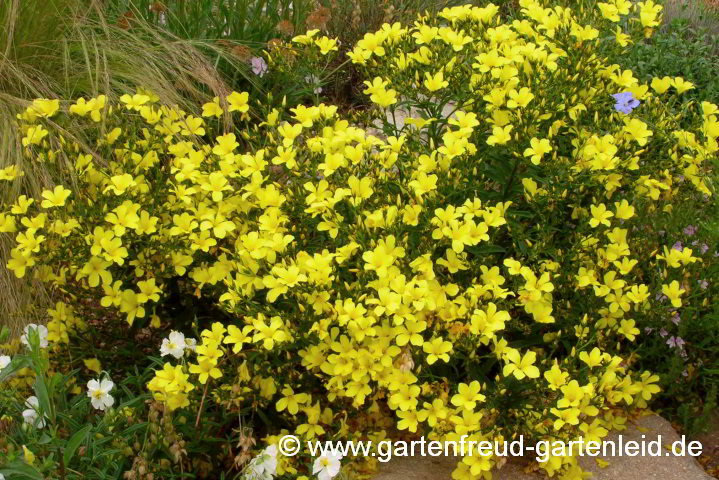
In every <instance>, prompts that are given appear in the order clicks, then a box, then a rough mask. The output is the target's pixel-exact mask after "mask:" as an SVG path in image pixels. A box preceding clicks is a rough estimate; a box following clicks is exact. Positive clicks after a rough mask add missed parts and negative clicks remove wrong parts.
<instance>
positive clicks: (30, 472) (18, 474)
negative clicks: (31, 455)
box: [0, 461, 44, 480]
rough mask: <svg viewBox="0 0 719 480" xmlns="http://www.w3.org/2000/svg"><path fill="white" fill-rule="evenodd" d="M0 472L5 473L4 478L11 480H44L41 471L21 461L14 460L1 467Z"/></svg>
mask: <svg viewBox="0 0 719 480" xmlns="http://www.w3.org/2000/svg"><path fill="white" fill-rule="evenodd" d="M0 473H2V474H3V475H5V477H6V478H8V479H12V480H20V479H25V478H29V479H30V480H44V478H43V476H42V473H40V472H39V471H37V470H36V469H35V467H33V466H30V465H28V464H26V463H25V462H22V461H15V462H13V463H10V464H8V465H6V466H4V467H2V468H0Z"/></svg>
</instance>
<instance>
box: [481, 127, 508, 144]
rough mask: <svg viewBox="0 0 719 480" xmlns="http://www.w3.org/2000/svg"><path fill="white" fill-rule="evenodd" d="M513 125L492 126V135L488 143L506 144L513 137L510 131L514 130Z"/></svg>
mask: <svg viewBox="0 0 719 480" xmlns="http://www.w3.org/2000/svg"><path fill="white" fill-rule="evenodd" d="M512 128H513V127H512V125H507V126H506V127H504V128H502V127H492V135H490V136H489V138H488V139H487V145H492V146H494V145H504V144H505V143H507V142H509V141H510V140H511V139H512V135H510V133H509V132H511V131H512Z"/></svg>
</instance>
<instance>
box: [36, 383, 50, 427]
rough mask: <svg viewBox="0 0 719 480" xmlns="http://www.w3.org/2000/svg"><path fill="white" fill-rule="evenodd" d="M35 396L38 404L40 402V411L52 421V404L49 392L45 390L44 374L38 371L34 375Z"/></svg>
mask: <svg viewBox="0 0 719 480" xmlns="http://www.w3.org/2000/svg"><path fill="white" fill-rule="evenodd" d="M35 396H36V397H37V401H38V404H40V409H41V410H42V413H43V414H45V415H47V416H48V417H50V418H51V419H52V420H53V421H54V417H53V413H52V405H51V404H50V394H49V392H48V390H47V384H46V383H45V376H44V375H42V374H40V373H38V375H37V376H36V377H35Z"/></svg>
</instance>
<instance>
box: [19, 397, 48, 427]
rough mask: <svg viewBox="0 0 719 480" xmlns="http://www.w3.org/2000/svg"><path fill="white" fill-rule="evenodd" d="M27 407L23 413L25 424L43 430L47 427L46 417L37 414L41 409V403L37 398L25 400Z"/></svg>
mask: <svg viewBox="0 0 719 480" xmlns="http://www.w3.org/2000/svg"><path fill="white" fill-rule="evenodd" d="M25 406H26V407H28V408H27V409H26V410H23V411H22V418H23V420H24V421H25V423H29V424H30V425H32V426H33V427H35V428H43V427H44V426H45V417H44V416H43V417H40V416H39V415H38V413H37V411H38V410H39V409H40V402H38V400H37V397H35V396H32V397H29V398H28V399H27V400H25Z"/></svg>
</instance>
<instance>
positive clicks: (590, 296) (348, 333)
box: [0, 0, 719, 479]
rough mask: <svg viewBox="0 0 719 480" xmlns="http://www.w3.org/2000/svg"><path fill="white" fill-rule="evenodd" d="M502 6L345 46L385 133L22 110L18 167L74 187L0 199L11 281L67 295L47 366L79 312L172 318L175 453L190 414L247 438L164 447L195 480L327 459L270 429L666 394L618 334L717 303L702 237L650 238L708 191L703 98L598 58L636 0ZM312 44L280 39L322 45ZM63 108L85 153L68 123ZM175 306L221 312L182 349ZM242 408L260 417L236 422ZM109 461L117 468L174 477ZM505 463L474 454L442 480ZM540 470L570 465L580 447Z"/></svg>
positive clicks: (510, 414)
mask: <svg viewBox="0 0 719 480" xmlns="http://www.w3.org/2000/svg"><path fill="white" fill-rule="evenodd" d="M520 4H521V6H522V7H523V13H524V16H525V18H524V19H523V20H516V21H514V22H513V23H511V24H501V23H500V22H499V20H498V17H497V7H495V6H493V5H489V6H487V7H482V8H480V7H471V6H463V7H456V8H450V9H446V10H444V11H443V12H442V13H441V15H440V16H439V17H438V18H437V19H420V20H419V21H418V22H417V23H416V24H415V25H414V26H413V27H410V28H406V27H402V26H401V25H399V24H395V25H385V26H384V27H383V28H382V30H380V31H378V32H375V33H369V34H367V35H366V36H365V37H364V39H363V40H361V41H359V42H358V44H357V45H356V47H355V49H354V50H353V51H352V52H351V53H350V58H351V60H352V61H353V62H355V63H357V64H359V65H361V66H363V67H364V68H365V69H366V70H367V73H368V78H370V79H371V80H368V81H367V82H366V85H367V89H366V93H367V95H369V96H370V99H371V101H372V102H373V103H374V104H376V105H377V106H378V109H379V110H378V111H379V115H378V117H377V118H379V119H381V120H382V122H383V125H382V129H383V134H382V135H379V134H377V135H373V134H370V133H369V132H368V131H366V130H364V129H363V128H360V127H359V126H357V125H354V124H352V123H350V121H348V120H347V119H345V118H342V117H341V116H340V115H338V113H337V109H336V107H334V106H329V105H325V104H320V105H316V106H303V105H298V106H296V107H294V108H291V109H289V111H279V110H274V109H273V110H272V111H270V112H267V114H266V116H265V121H264V122H263V123H262V124H261V125H259V126H257V127H251V128H248V129H247V130H246V131H243V132H242V133H240V134H239V136H238V135H236V133H234V132H226V131H224V130H223V129H222V125H219V124H217V123H216V122H217V121H216V120H215V117H217V116H220V115H221V114H222V113H225V112H227V113H231V114H232V113H234V114H236V115H242V114H244V113H246V112H247V110H248V108H249V107H248V101H249V98H248V95H247V94H246V93H238V92H233V93H232V94H231V95H229V96H228V97H227V98H223V99H217V100H216V101H215V102H212V103H210V104H207V105H205V108H204V110H205V114H206V115H205V117H204V118H200V117H193V116H191V115H187V114H186V113H184V112H182V111H180V110H179V109H177V108H173V107H171V106H167V105H161V104H158V103H157V101H154V100H153V98H152V96H151V95H150V94H146V93H138V94H136V95H134V96H129V95H128V96H125V97H123V98H122V99H121V102H120V103H119V104H117V105H109V104H108V102H106V101H105V100H104V99H102V98H95V99H90V100H87V99H82V100H78V101H77V102H76V103H73V104H71V105H69V106H67V107H66V106H65V105H60V102H59V101H57V100H47V99H39V100H36V101H35V102H34V103H33V105H31V106H30V107H29V108H28V110H27V111H26V112H25V113H24V115H22V118H21V121H22V122H23V125H24V127H23V128H24V132H25V137H24V138H23V140H22V142H23V145H24V146H25V147H26V148H27V155H28V158H29V160H30V161H45V162H53V161H55V162H57V161H60V160H61V159H69V160H71V162H72V166H73V169H74V172H75V178H74V183H68V184H67V185H58V186H56V187H55V188H54V189H52V190H50V189H48V190H47V191H45V192H43V194H42V198H37V199H32V198H27V197H26V196H20V197H18V198H17V200H16V201H15V203H14V204H12V205H7V206H4V207H3V209H2V213H0V230H1V231H3V232H6V233H9V234H13V235H14V236H15V239H16V241H17V246H16V247H15V248H14V249H13V251H12V254H11V255H12V257H11V259H10V260H9V262H8V268H10V269H11V270H13V271H14V272H15V274H16V275H17V276H19V277H22V276H23V275H36V276H37V277H38V278H40V279H42V280H44V281H46V282H48V283H49V284H52V285H54V287H55V289H56V291H57V292H58V294H59V295H61V296H62V297H63V298H64V300H63V301H60V302H59V303H58V304H57V305H56V308H55V309H52V310H51V311H50V312H49V314H50V317H51V319H50V321H49V322H48V335H47V339H48V342H49V343H50V347H51V348H52V349H53V350H52V352H51V358H52V355H61V354H62V351H63V350H64V349H65V348H66V344H72V342H73V341H74V340H73V339H75V338H77V339H83V338H88V336H89V335H90V332H91V331H92V328H97V327H92V326H89V325H88V324H87V322H85V321H83V320H82V319H83V318H85V317H86V316H87V315H89V314H91V313H92V312H96V311H97V310H100V311H102V312H103V317H104V318H103V321H104V322H106V323H107V322H109V323H113V322H114V323H119V322H124V323H125V324H127V325H128V326H130V327H131V330H130V331H131V332H136V331H137V330H138V329H139V328H144V327H146V326H148V325H149V326H150V327H152V328H164V327H170V329H171V330H172V331H170V332H169V335H168V336H167V338H165V339H164V340H162V341H159V340H158V342H157V346H156V352H157V353H160V355H161V356H162V357H164V358H163V359H162V360H159V359H158V358H157V357H155V355H156V354H157V353H155V354H154V355H153V357H154V358H152V359H151V361H152V362H153V363H154V364H155V365H156V367H153V368H154V371H153V372H152V373H151V374H150V378H148V379H147V381H146V382H144V387H145V388H146V391H147V392H149V393H150V394H151V396H152V399H153V400H154V402H153V403H152V405H151V408H152V412H154V413H152V412H151V413H152V414H153V415H154V416H155V419H157V417H158V415H159V413H158V412H162V424H163V425H165V426H166V427H167V429H168V430H170V431H172V435H173V436H172V440H173V441H174V442H175V443H174V444H173V445H175V444H177V442H178V441H179V438H182V437H183V435H184V438H189V437H190V436H192V435H193V433H192V432H193V429H194V431H201V432H202V433H203V434H202V435H195V439H194V440H192V442H193V443H192V445H199V444H201V443H202V442H203V441H202V438H213V439H222V438H227V435H228V432H229V431H233V430H234V431H236V432H240V433H239V434H238V436H237V437H236V438H237V440H238V442H239V444H238V446H237V448H235V447H234V445H225V446H224V447H223V448H221V449H217V448H214V450H211V449H208V448H205V450H204V451H203V454H202V456H200V455H197V454H196V455H195V456H194V458H192V457H190V456H187V455H186V453H187V452H186V451H184V450H183V448H182V447H175V450H174V453H172V454H171V453H170V452H169V450H167V449H165V450H162V448H160V449H159V450H157V452H159V453H157V455H158V456H162V455H165V456H166V457H163V458H165V460H166V463H167V462H170V461H171V462H173V463H174V464H175V465H177V466H175V467H173V468H175V470H177V469H178V468H180V469H182V470H183V471H190V470H192V471H196V472H198V474H200V475H201V476H206V475H207V474H208V472H209V471H212V469H223V468H241V467H242V466H245V465H246V468H247V469H246V470H245V472H246V473H247V474H248V475H250V476H255V477H257V478H269V477H272V476H274V475H278V476H283V475H284V476H286V477H287V478H295V477H298V476H302V475H304V476H306V477H307V476H309V475H312V474H313V473H317V474H319V475H321V476H323V478H329V477H330V476H332V475H335V474H336V473H337V470H338V468H339V464H338V462H339V459H338V458H334V457H333V458H327V459H325V462H324V463H321V464H318V463H316V462H315V464H314V465H313V462H312V461H311V460H310V459H308V458H307V456H306V454H305V455H299V456H297V457H292V458H289V457H283V456H282V455H279V454H278V453H277V451H276V449H275V447H274V444H275V443H276V442H277V440H278V438H279V435H280V434H282V433H288V432H291V433H293V434H295V435H298V436H300V437H302V438H304V439H316V438H321V439H329V438H338V439H342V440H351V439H363V438H364V439H366V438H369V439H372V440H375V443H376V442H377V441H378V440H381V439H383V438H385V437H387V436H394V435H404V436H413V435H420V434H424V435H426V436H428V437H429V438H431V439H441V440H459V439H460V438H461V436H462V435H468V436H469V440H474V441H479V440H486V439H500V438H510V437H512V436H514V435H517V434H524V435H526V436H528V439H533V440H540V439H544V440H556V439H561V440H572V439H577V438H578V437H583V438H584V439H585V441H590V440H599V439H601V438H602V437H603V436H605V435H606V434H607V433H608V431H609V430H610V429H613V428H619V429H621V428H623V426H624V424H625V423H626V421H627V418H628V417H629V416H631V415H633V414H635V413H636V412H637V410H638V409H642V408H645V407H647V405H648V402H649V401H650V400H651V399H652V397H653V396H654V395H656V394H657V392H658V391H659V387H658V386H657V385H656V384H657V381H658V380H659V377H658V376H657V375H654V374H653V373H652V372H650V371H646V370H643V369H638V368H635V367H636V362H637V358H636V356H634V355H633V351H634V349H635V345H636V343H637V342H638V341H639V340H640V339H641V338H642V336H643V335H644V334H645V333H644V332H645V331H646V329H652V328H657V325H659V324H662V323H666V319H668V318H671V317H672V316H673V315H676V314H677V313H682V312H684V311H685V310H686V311H688V312H691V313H690V314H691V315H701V314H702V312H704V311H706V310H707V308H708V293H709V292H711V291H715V290H716V287H715V286H711V289H704V287H703V283H702V282H706V280H705V279H703V278H702V277H701V272H702V270H703V268H705V266H706V265H707V264H709V263H711V262H713V261H715V260H713V258H714V257H712V255H713V253H714V251H715V246H712V247H709V246H707V249H706V250H704V249H703V248H697V249H693V248H687V247H682V246H680V248H673V246H672V245H668V244H666V242H665V241H663V239H662V237H661V235H659V233H658V229H659V228H661V227H660V226H661V225H662V222H665V221H666V218H669V217H671V216H672V214H673V211H674V206H675V205H676V204H679V203H682V202H691V201H695V200H694V199H695V198H701V197H702V196H703V195H710V194H711V189H710V185H707V183H706V181H705V173H706V171H707V169H708V166H709V163H708V159H709V158H712V157H715V155H716V152H717V150H718V147H717V137H718V136H719V123H718V122H717V106H716V105H713V104H711V103H708V102H704V103H702V104H701V105H696V104H689V103H687V104H682V102H681V94H682V92H683V91H686V90H687V89H690V88H691V87H692V86H691V85H690V84H688V83H687V82H684V81H683V80H682V79H681V78H673V79H668V80H661V79H657V81H656V82H652V84H651V86H650V85H642V84H639V82H638V81H636V79H634V78H633V76H632V72H631V71H628V70H625V71H618V69H617V68H616V67H614V66H612V65H607V64H606V63H605V62H604V61H603V60H602V58H600V57H598V56H596V55H593V54H592V52H593V47H594V45H595V44H596V42H597V41H606V40H607V39H606V37H601V38H600V33H601V32H606V31H608V30H609V29H611V30H612V31H613V30H614V28H613V27H614V25H613V22H616V21H618V20H619V19H622V18H626V17H625V16H626V15H628V14H629V15H630V16H631V17H630V19H631V21H630V22H629V23H628V25H629V26H631V27H632V30H631V31H627V33H623V32H622V31H621V28H620V30H618V31H616V32H613V33H612V37H611V38H610V39H609V41H616V42H620V43H621V42H624V41H628V40H627V38H625V37H624V35H627V36H629V35H631V34H634V35H639V34H641V35H644V34H649V33H651V32H650V30H651V29H652V28H653V27H654V26H656V24H657V23H656V22H657V18H658V16H657V15H658V14H659V9H658V8H656V6H655V5H654V4H653V3H652V2H651V1H646V2H643V3H638V4H636V5H635V6H632V4H631V2H627V1H623V0H616V2H613V3H601V4H599V6H598V10H597V13H596V14H594V16H593V17H592V18H593V19H594V20H596V22H598V23H597V27H601V29H602V30H599V29H596V28H594V27H593V26H591V25H587V24H582V23H581V21H582V19H581V18H579V17H576V16H575V14H574V13H573V12H572V11H571V10H569V9H564V8H561V7H556V8H554V9H551V8H545V7H543V6H542V5H541V4H540V3H538V2H536V1H532V0H523V1H521V2H520ZM313 35H314V34H312V33H310V34H308V35H304V36H301V37H299V38H298V39H296V42H295V43H298V44H300V45H303V48H305V49H308V50H309V51H314V50H315V49H320V53H321V54H324V53H322V52H324V51H326V53H328V54H329V53H330V52H331V45H332V42H331V40H330V39H326V38H323V37H319V38H315V37H314V36H313ZM315 54H316V52H315ZM399 107H407V109H408V110H410V111H412V112H417V116H414V117H412V118H407V119H406V120H405V122H404V126H403V127H402V128H398V127H397V125H398V123H397V122H394V121H393V122H390V121H388V117H389V118H393V117H396V115H397V113H398V108H399ZM446 107H449V108H450V109H451V111H452V113H451V115H450V116H449V117H448V118H446V117H445V116H443V115H442V111H443V110H444V109H445V108H446ZM679 112H680V113H681V115H678V113H679ZM387 113H389V115H387ZM70 121H85V122H86V123H87V128H88V129H90V130H93V129H94V130H93V131H95V132H96V139H97V144H96V145H93V146H92V148H91V149H89V150H85V149H84V147H85V146H82V145H78V144H76V143H75V142H74V141H73V139H72V138H67V137H66V136H64V135H63V130H62V128H61V127H62V125H63V123H64V122H70ZM241 141H242V142H243V143H244V144H243V145H242V147H241V146H240V142H241ZM21 174H22V171H21V169H17V168H14V167H10V168H9V169H6V171H5V176H6V177H8V178H9V179H12V178H13V177H15V176H16V175H21ZM702 250H704V251H702ZM173 291H174V293H173ZM178 292H179V293H178ZM177 295H179V296H180V297H185V298H192V297H193V296H194V297H195V298H197V301H202V302H204V303H205V304H209V305H212V307H213V308H214V309H215V310H213V315H214V318H213V319H211V320H210V321H208V322H206V325H199V328H198V331H196V332H193V333H194V334H195V335H196V336H198V339H197V341H196V342H195V341H194V340H192V339H190V338H189V337H186V335H190V333H191V332H190V327H188V326H187V325H183V324H180V322H178V321H176V318H174V317H173V315H171V314H170V312H171V310H170V308H171V303H172V301H173V300H172V299H173V298H177ZM73 300H74V301H73ZM80 300H82V301H80ZM682 314H683V313H682ZM203 327H205V328H203ZM183 329H184V330H185V331H181V330H183ZM675 346H676V342H675ZM38 348H39V346H38ZM143 358H144V356H143ZM15 362H16V360H14V359H13V361H12V363H11V364H10V367H8V368H16V367H19V363H18V365H15ZM143 366H144V365H143ZM110 368H112V367H110ZM96 373H98V372H96ZM108 373H110V374H111V376H112V378H113V380H117V376H116V375H115V374H114V372H112V371H110V372H108ZM92 378H93V380H91V382H94V383H91V384H89V385H88V387H89V389H90V391H89V395H90V397H92V400H91V403H92V405H93V406H95V407H96V408H100V407H110V406H111V405H113V403H114V401H115V400H114V396H119V395H121V393H120V392H119V391H118V390H113V397H112V398H113V400H112V401H111V400H110V399H109V398H107V395H108V392H109V388H110V387H112V386H113V384H112V382H110V383H106V384H104V386H103V383H101V382H98V381H97V377H92ZM104 381H105V382H107V381H108V380H104ZM76 393H81V392H76ZM133 393H134V395H141V392H137V391H135V392H133V391H132V390H130V389H129V388H128V391H127V392H125V393H124V395H130V394H133ZM85 395H86V394H85ZM86 398H87V396H86ZM84 402H85V405H86V404H87V402H88V400H84ZM136 403H137V402H136ZM138 408H139V407H138ZM40 410H41V411H40V414H43V413H46V412H43V411H42V408H41V409H40ZM108 412H109V413H108V415H117V414H116V413H115V411H114V410H112V409H109V410H108ZM255 413H256V414H257V416H258V417H259V418H261V419H262V421H263V424H264V425H263V426H260V425H256V426H255V428H256V431H255V432H251V431H249V430H248V429H247V427H246V425H244V422H245V420H246V419H247V418H249V417H250V416H251V415H254V414H255ZM38 418H41V417H38ZM108 421H109V420H108ZM118 422H119V420H118ZM123 422H124V420H123ZM121 425H125V424H124V423H122V424H121ZM123 428H125V427H124V426H123ZM163 428H164V427H163ZM177 432H180V433H177ZM183 432H184V433H183ZM233 438H234V437H233ZM260 438H262V442H259V443H260V445H258V448H259V449H260V450H261V451H262V452H263V453H261V454H260V455H258V456H255V457H254V459H253V445H254V443H255V442H256V441H257V440H259V439H260ZM220 442H222V440H220ZM209 444H210V443H207V445H209ZM183 445H184V444H183ZM192 445H189V446H188V448H189V449H190V450H191V451H192V448H193V447H192ZM127 448H129V452H128V453H127V455H128V457H129V456H135V460H133V468H132V469H131V471H130V475H129V476H127V478H145V477H138V475H145V473H138V472H140V469H139V466H138V465H139V464H142V465H143V468H145V470H143V472H147V471H148V470H147V468H165V467H166V466H167V465H166V463H165V464H159V465H160V466H158V467H147V466H146V465H147V464H148V463H151V462H148V457H147V455H148V452H147V450H146V449H144V447H142V446H134V445H132V444H131V445H129V446H128V447H127ZM198 448H199V447H198ZM41 450H42V447H38V449H37V451H36V454H37V453H38V452H39V451H41ZM153 451H154V450H153ZM183 451H184V453H182V452H183ZM140 452H143V454H144V455H145V456H144V457H141V456H140ZM46 453H47V452H46ZM43 460H44V461H45V462H46V464H45V467H44V468H46V469H47V470H53V469H59V468H60V466H59V465H57V464H56V463H53V462H54V460H52V459H50V458H49V457H48V456H47V455H45V456H44V457H43ZM343 461H344V460H343ZM142 462H144V463H142ZM373 462H374V460H373V459H372V458H365V459H359V458H357V459H353V460H352V464H353V465H352V468H354V469H355V470H357V471H359V472H366V471H368V469H370V468H371V467H374V463H373ZM30 463H32V462H30ZM500 463H501V459H499V458H496V457H494V456H487V457H482V456H473V457H466V458H464V459H463V460H462V461H461V462H460V463H459V464H458V466H457V470H456V471H455V474H454V478H458V479H462V478H477V477H479V476H482V475H484V476H485V477H488V476H489V473H488V472H489V470H490V469H491V468H492V467H493V466H494V465H497V464H500ZM168 468H169V467H168ZM541 468H542V469H543V470H544V471H546V472H547V473H548V474H549V475H551V476H554V475H560V476H561V477H562V478H579V477H577V475H581V470H580V467H579V466H578V464H577V461H576V458H574V457H559V456H552V457H549V458H548V459H547V461H546V462H543V463H542V464H541ZM53 471H54V470H53ZM153 472H155V473H158V472H160V470H153ZM64 474H65V473H64Z"/></svg>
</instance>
